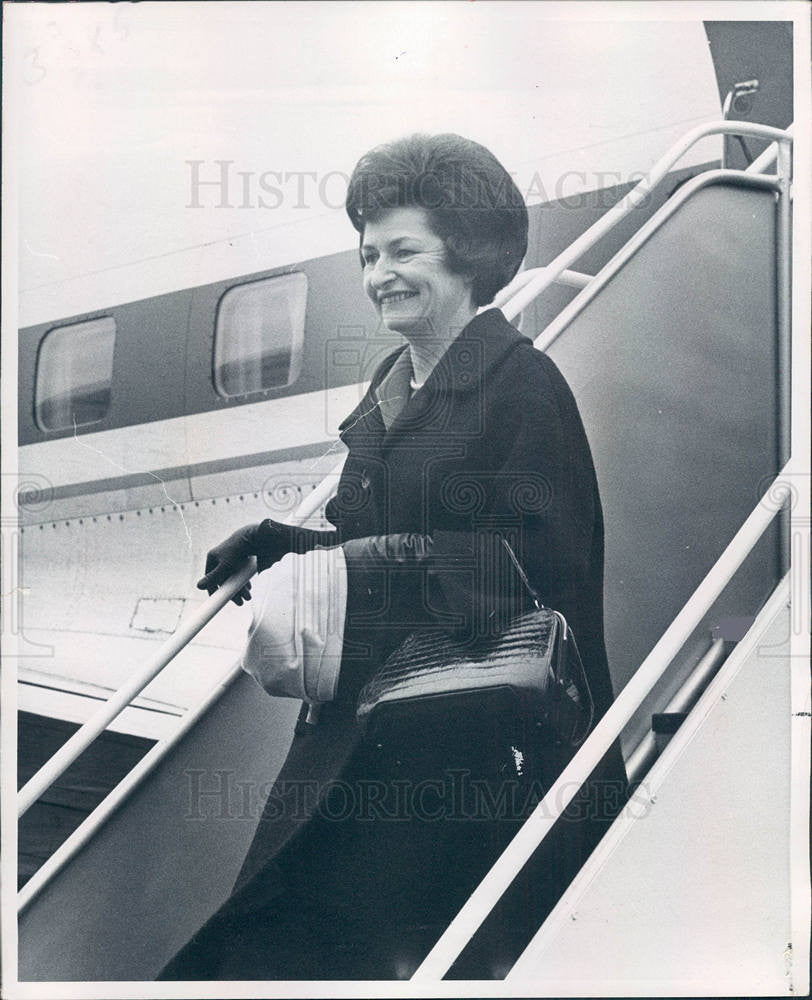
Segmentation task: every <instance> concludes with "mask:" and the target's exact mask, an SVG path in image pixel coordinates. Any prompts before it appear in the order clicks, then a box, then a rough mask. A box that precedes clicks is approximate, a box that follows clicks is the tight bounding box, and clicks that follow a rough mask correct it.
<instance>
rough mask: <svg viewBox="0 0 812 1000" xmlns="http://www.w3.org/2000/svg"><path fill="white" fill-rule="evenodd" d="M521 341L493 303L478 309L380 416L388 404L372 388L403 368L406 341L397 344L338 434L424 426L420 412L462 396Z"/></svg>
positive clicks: (348, 438) (347, 438)
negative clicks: (417, 384) (420, 378)
mask: <svg viewBox="0 0 812 1000" xmlns="http://www.w3.org/2000/svg"><path fill="white" fill-rule="evenodd" d="M523 342H526V343H528V344H531V343H532V341H531V340H529V338H527V337H525V336H524V335H523V334H521V333H519V331H518V330H517V329H516V328H515V327H514V326H512V325H511V324H510V323H508V321H507V320H506V319H505V317H504V316H503V314H502V313H501V311H500V310H499V309H488V310H486V311H485V312H482V313H479V314H478V315H476V316H474V318H473V319H472V320H471V322H470V323H468V325H467V326H466V327H465V328H464V329H463V330H462V332H461V333H460V334H459V336H458V337H456V339H455V340H453V341H452V342H451V343H450V344H449V346H448V350H447V351H446V352H445V354H444V355H443V356H442V358H441V359H440V360H439V361H438V363H437V364H436V365H435V367H434V368H433V369H432V371H431V374H430V375H429V377H428V378H427V379H426V381H425V382H424V384H423V386H422V387H421V388H420V389H418V390H417V391H416V392H414V393H413V394H412V396H411V398H410V399H409V401H408V403H407V404H406V405H405V406H404V407H403V408H402V409H401V410H400V412H399V413H398V414H397V416H395V417H394V419H393V420H392V419H387V420H386V421H385V420H384V418H383V417H382V416H381V412H380V411H381V409H386V407H387V406H388V404H387V402H386V401H385V398H384V400H382V399H381V398H380V396H379V394H378V390H379V389H380V388H381V384H382V383H383V382H384V380H385V379H387V384H388V383H389V381H391V380H388V376H389V375H390V374H391V375H393V376H394V375H396V374H397V372H398V371H400V370H401V369H405V368H406V363H405V360H404V358H403V355H404V353H406V352H408V349H409V348H408V344H405V345H404V346H403V347H399V348H398V349H397V350H396V351H393V352H392V354H390V355H389V356H388V357H387V358H385V359H384V361H383V362H382V364H381V366H380V367H379V368H378V370H377V372H375V374H374V376H373V377H372V382H371V383H370V386H369V389H368V390H367V392H366V394H365V396H364V398H363V399H362V400H361V402H360V403H359V404H358V406H356V408H355V409H354V410H353V411H352V413H350V414H349V416H347V417H346V418H345V419H344V420H343V421H342V422H341V424H340V425H339V435H340V437H341V440H342V441H344V443H345V444H347V445H349V444H351V443H352V442H354V441H355V440H356V439H358V438H361V437H363V438H367V439H368V438H369V436H370V435H373V436H375V437H380V436H381V435H384V434H387V428H388V432H389V433H393V432H395V431H397V430H408V429H409V426H410V425H413V426H416V425H417V424H420V426H424V425H425V414H426V412H427V411H430V410H431V409H432V408H436V403H437V401H438V400H439V399H441V398H442V399H448V398H449V397H451V396H453V397H457V396H464V395H465V394H467V393H470V392H473V391H474V390H477V389H479V388H480V386H481V385H482V384H483V383H484V382H485V381H486V380H487V378H488V376H489V375H490V373H491V371H492V370H493V369H494V368H496V367H497V366H498V365H499V364H500V363H501V362H502V360H503V359H504V358H505V356H506V355H507V354H509V353H510V352H511V351H512V350H513V349H514V348H515V347H516V346H517V345H518V344H520V343H523ZM406 357H408V354H407V353H406ZM408 368H409V369H410V368H411V364H409V365H408ZM388 413H389V411H388V410H387V414H388Z"/></svg>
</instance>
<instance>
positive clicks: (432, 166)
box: [346, 133, 527, 306]
mask: <svg viewBox="0 0 812 1000" xmlns="http://www.w3.org/2000/svg"><path fill="white" fill-rule="evenodd" d="M407 206H416V207H419V208H423V209H425V211H426V212H427V213H428V216H429V221H430V225H431V228H432V229H433V230H434V231H435V232H436V233H437V235H438V236H439V237H440V238H441V239H442V240H443V242H444V243H445V248H446V263H447V264H448V266H449V268H450V269H451V270H452V271H454V272H455V273H457V274H465V275H471V276H472V277H473V297H474V304H475V305H477V306H484V305H487V304H488V302H490V301H491V299H493V297H494V295H496V293H497V292H498V291H499V289H500V288H504V286H505V285H506V284H507V283H508V282H509V281H510V280H511V278H512V277H513V276H514V275H515V274H516V272H517V271H518V270H519V265H520V264H521V262H522V258H523V257H524V255H525V253H526V252H527V208H526V206H525V204H524V199H523V198H522V196H521V193H520V191H519V189H518V188H517V187H516V184H515V183H514V181H513V178H512V177H511V176H510V174H509V173H508V172H507V170H505V168H504V167H503V166H502V164H501V163H500V162H499V161H498V160H497V159H496V157H495V156H494V155H493V153H491V152H490V150H488V149H486V148H485V147H484V146H481V145H480V144H479V143H478V142H473V141H472V140H470V139H464V138H463V137H462V136H460V135H454V134H453V133H446V134H443V135H410V136H405V137H404V138H402V139H396V140H395V141H394V142H387V143H385V144H384V145H382V146H376V147H375V148H374V149H372V150H370V151H369V152H368V153H366V154H365V155H364V156H362V157H361V159H360V160H359V161H358V163H357V165H356V167H355V170H353V172H352V177H351V178H350V183H349V188H348V190H347V204H346V209H347V215H349V217H350V222H352V224H353V226H354V227H355V228H356V229H357V230H358V232H359V233H360V234H361V239H362V240H363V236H364V227H365V225H366V223H367V222H369V221H370V220H373V219H375V218H376V217H378V216H380V215H382V214H383V213H384V212H386V211H388V210H389V209H392V208H403V207H407ZM362 263H363V262H362Z"/></svg>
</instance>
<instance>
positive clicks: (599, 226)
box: [502, 121, 792, 320]
mask: <svg viewBox="0 0 812 1000" xmlns="http://www.w3.org/2000/svg"><path fill="white" fill-rule="evenodd" d="M730 134H733V135H746V136H750V137H751V138H754V139H767V140H772V141H773V142H775V143H776V148H780V147H781V146H786V145H788V144H790V143H791V142H792V136H791V135H790V134H789V133H788V132H786V131H784V130H782V129H777V128H773V127H772V126H770V125H756V124H754V123H752V122H735V121H716V122H706V123H705V124H704V125H697V126H696V127H695V128H693V129H691V131H690V132H686V133H685V135H684V136H682V138H681V139H679V140H678V141H677V142H675V143H674V145H673V146H672V147H671V148H670V149H669V150H668V152H667V153H665V154H664V155H663V156H661V157H660V159H659V160H657V162H656V163H655V164H654V166H652V168H651V169H650V170H649V171H648V173H647V174H646V175H645V177H643V178H642V179H641V180H639V181H638V182H637V184H635V186H634V187H633V188H632V189H631V191H629V193H628V194H627V195H625V196H624V197H623V198H621V199H620V201H619V202H617V204H615V205H613V206H612V207H611V208H610V209H609V211H608V212H606V213H604V215H602V216H601V217H600V219H598V220H597V221H596V222H594V223H593V224H592V225H591V226H590V227H589V229H587V230H586V231H585V232H583V233H582V234H581V235H580V236H579V237H578V239H576V240H575V241H574V242H573V243H571V244H570V245H569V246H568V247H566V248H565V249H564V250H562V251H561V253H560V254H558V256H557V257H554V258H553V260H551V261H550V263H549V264H547V265H546V267H544V268H542V269H541V271H542V273H541V274H539V275H538V276H537V277H535V278H534V279H533V280H532V281H529V282H528V283H527V284H526V285H525V286H524V287H523V288H521V289H520V290H519V291H518V292H517V293H516V295H514V296H513V298H511V299H510V300H509V301H508V302H507V303H506V304H505V305H504V307H503V309H502V311H503V312H504V314H505V316H506V318H507V319H508V320H511V319H513V318H514V317H516V316H518V314H519V313H520V312H521V311H522V310H523V309H524V308H526V306H527V305H529V303H530V302H532V300H533V299H534V298H535V297H536V296H537V295H540V294H541V292H543V291H544V290H545V289H546V288H548V287H549V286H550V285H551V284H552V283H553V282H554V281H556V280H557V278H558V277H559V276H560V275H561V273H562V272H563V271H564V270H566V269H569V268H570V267H571V266H572V265H573V264H574V263H575V262H576V261H577V260H578V259H579V257H582V256H583V254H584V253H586V251H587V250H589V249H591V248H592V247H593V246H594V245H595V244H596V243H597V242H598V240H600V239H602V238H603V237H604V236H606V235H607V233H609V232H610V230H611V229H613V228H614V227H615V226H616V225H617V223H618V222H620V221H621V220H622V219H624V218H625V217H626V216H627V215H629V213H630V212H632V211H633V210H634V209H635V208H637V207H639V206H640V205H642V204H643V203H644V202H645V200H646V199H647V198H649V197H650V195H651V194H652V192H653V191H654V189H655V188H656V187H657V185H658V184H659V183H660V182H661V181H662V180H663V179H664V178H665V177H666V176H667V175H668V173H669V171H670V170H671V169H672V168H673V167H674V166H675V165H676V163H677V162H678V161H679V160H680V159H682V157H683V156H684V155H685V153H686V152H687V151H688V150H689V149H690V148H691V146H694V145H695V144H696V143H697V142H699V141H700V140H701V139H705V138H707V137H708V136H711V135H730Z"/></svg>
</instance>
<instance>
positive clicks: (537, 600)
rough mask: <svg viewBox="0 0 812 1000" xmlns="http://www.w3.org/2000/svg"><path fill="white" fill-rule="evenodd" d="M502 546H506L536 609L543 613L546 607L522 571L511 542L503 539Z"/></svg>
mask: <svg viewBox="0 0 812 1000" xmlns="http://www.w3.org/2000/svg"><path fill="white" fill-rule="evenodd" d="M502 544H503V545H504V546H505V549H506V550H507V554H508V555H509V556H510V561H511V562H512V563H513V565H514V566H515V567H516V572H517V573H518V574H519V577H520V579H521V581H522V583H523V584H524V585H525V587H527V592H528V593H529V594H530V596H531V597H532V598H533V604H535V606H536V608H537V609H538V610H539V611H541V610H542V609H543V608H544V605H543V604H542V603H541V600H540V598H539V594H538V591H537V590H536V588H535V587H534V586H533V585H532V584H531V583H530V581H529V580H528V579H527V573H525V571H524V570H523V569H522V564H521V563H520V562H519V560H518V559H517V558H516V553H515V552H514V551H513V549H512V547H511V544H510V542H509V541H508V540H507V538H502Z"/></svg>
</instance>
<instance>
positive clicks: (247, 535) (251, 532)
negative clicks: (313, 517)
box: [197, 518, 336, 605]
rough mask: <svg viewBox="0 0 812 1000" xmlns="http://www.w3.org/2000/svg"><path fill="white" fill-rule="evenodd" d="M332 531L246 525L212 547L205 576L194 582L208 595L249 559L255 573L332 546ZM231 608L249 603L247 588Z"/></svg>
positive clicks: (265, 523) (275, 523)
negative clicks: (293, 555)
mask: <svg viewBox="0 0 812 1000" xmlns="http://www.w3.org/2000/svg"><path fill="white" fill-rule="evenodd" d="M335 541H336V533H335V532H334V531H312V530H310V529H308V528H298V527H296V526H295V525H292V524H281V523H280V522H279V521H272V520H271V519H270V518H267V519H266V520H265V521H260V523H259V524H246V525H245V526H244V527H242V528H240V529H239V530H237V531H235V532H234V534H233V535H229V536H228V538H226V539H225V541H222V542H220V544H219V545H215V547H214V548H213V549H211V550H210V551H209V553H208V555H207V556H206V574H205V576H203V577H202V578H201V579H200V580H198V582H197V587H198V590H206V591H208V593H209V594H210V595H211V594H213V593H214V592H215V590H217V589H218V587H221V586H222V585H223V583H225V581H226V580H227V579H228V578H229V577H230V576H231V575H232V574H233V573H234V572H235V571H236V570H238V569H239V568H240V566H242V564H243V563H244V562H245V560H246V559H248V558H250V557H251V556H256V558H257V572H259V573H261V572H262V571H263V570H265V569H268V567H269V566H273V564H274V563H275V562H279V560H280V559H281V558H282V557H283V556H285V555H287V554H288V552H299V553H302V552H309V551H310V550H311V549H314V548H316V546H317V545H333V544H335ZM232 600H233V601H234V603H235V604H237V605H241V604H242V602H243V601H250V600H251V584H250V583H246V585H245V586H244V587H243V588H242V590H240V591H239V593H237V594H235V595H234V597H233V598H232Z"/></svg>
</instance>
